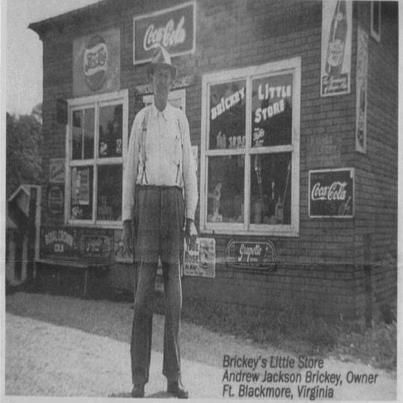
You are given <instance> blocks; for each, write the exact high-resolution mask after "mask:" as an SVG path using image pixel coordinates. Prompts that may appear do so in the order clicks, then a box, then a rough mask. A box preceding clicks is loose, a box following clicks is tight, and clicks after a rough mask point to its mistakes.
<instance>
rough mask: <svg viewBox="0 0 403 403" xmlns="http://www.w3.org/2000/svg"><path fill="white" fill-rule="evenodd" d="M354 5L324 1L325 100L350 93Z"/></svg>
mask: <svg viewBox="0 0 403 403" xmlns="http://www.w3.org/2000/svg"><path fill="white" fill-rule="evenodd" d="M351 37H352V2H351V1H345V0H338V1H324V2H322V57H321V59H322V60H321V90H320V95H321V96H322V97H327V96H332V95H341V94H349V93H350V80H351Z"/></svg>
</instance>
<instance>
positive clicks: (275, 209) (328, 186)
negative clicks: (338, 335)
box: [29, 0, 398, 318]
mask: <svg viewBox="0 0 403 403" xmlns="http://www.w3.org/2000/svg"><path fill="white" fill-rule="evenodd" d="M397 8H398V4H397V2H377V1H374V2H358V1H357V2H350V1H336V0H335V1H324V2H321V1H299V0H286V1H277V0H220V1H217V0H191V1H179V0H102V1H99V2H97V3H95V4H93V5H90V6H87V7H85V8H81V9H77V10H74V11H72V12H69V13H66V14H63V15H59V16H56V17H53V18H49V19H46V20H43V21H39V22H34V23H32V24H31V25H30V26H29V27H30V28H31V29H32V30H33V31H35V32H36V33H37V34H38V35H39V37H40V39H41V41H42V43H43V144H42V154H41V155H42V161H43V171H44V173H45V176H46V181H45V182H44V183H42V186H41V188H42V192H41V194H42V196H41V197H42V199H41V227H40V235H39V236H40V242H38V245H39V251H37V256H36V260H37V265H36V267H37V270H41V268H42V267H44V266H46V265H53V266H57V265H58V266H60V270H59V271H60V272H61V273H62V275H63V271H64V270H65V271H66V272H67V271H68V270H69V269H70V268H71V267H73V268H74V267H77V268H78V269H80V268H83V269H85V290H84V291H85V292H86V288H87V286H88V287H89V288H90V287H91V284H92V278H93V277H94V279H98V280H99V278H102V279H103V281H104V282H105V283H106V284H107V285H108V286H110V287H112V288H113V289H117V290H132V289H133V282H134V270H133V265H132V264H131V262H132V257H131V256H126V255H125V254H124V253H123V244H122V241H121V235H122V219H121V216H122V172H123V170H124V167H125V157H126V152H127V149H128V140H129V135H130V128H131V124H132V122H133V119H134V117H135V115H136V113H137V112H138V111H139V110H140V109H141V108H142V107H143V106H144V105H147V104H149V103H151V102H153V95H152V93H151V87H150V85H149V83H148V81H147V73H146V71H147V63H148V62H149V61H150V56H151V54H152V50H153V47H154V46H155V45H157V44H162V45H164V46H165V47H166V48H167V49H168V51H169V52H170V54H171V55H172V57H173V63H174V64H175V65H176V66H177V69H178V74H177V77H176V80H175V82H174V85H173V89H172V92H171V95H170V102H171V103H172V104H173V105H174V106H177V107H179V108H182V109H183V110H184V111H185V113H186V115H187V117H188V119H189V124H190V133H191V143H192V150H193V153H194V157H195V158H196V160H197V168H198V180H199V205H198V210H197V213H196V224H197V227H198V228H199V239H198V242H197V247H196V248H195V249H194V250H190V251H186V252H185V258H184V267H183V275H184V281H183V292H184V298H185V301H186V298H187V297H189V296H196V297H199V298H206V299H209V300H215V301H218V302H228V303H233V304H242V305H253V306H261V307H266V308H273V309H281V308H282V307H284V306H287V305H289V304H295V305H298V306H300V307H301V306H303V307H306V308H307V309H309V310H311V311H312V312H314V313H318V314H323V315H326V316H328V317H361V318H363V317H368V316H371V315H372V313H373V312H375V309H376V307H377V306H381V305H385V304H386V305H393V304H394V303H395V299H396V288H397V262H396V258H397V164H398V156H397V142H398V127H397V118H398V85H397V83H398V51H397V49H398V46H397V38H398V17H397V16H398V10H397ZM92 269H94V270H92ZM98 270H99V271H100V272H102V275H97V274H96V273H97V271H98ZM92 272H95V273H94V275H92ZM94 281H95V280H94Z"/></svg>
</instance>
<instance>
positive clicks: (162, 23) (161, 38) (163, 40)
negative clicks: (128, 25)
mask: <svg viewBox="0 0 403 403" xmlns="http://www.w3.org/2000/svg"><path fill="white" fill-rule="evenodd" d="M195 27H196V24H195V4H194V2H189V3H184V4H181V5H179V6H176V7H172V8H168V9H165V10H162V11H158V12H154V13H151V14H145V15H141V16H139V17H135V18H133V63H134V64H139V63H145V62H148V61H150V60H151V58H152V54H153V49H154V48H155V47H156V46H158V45H162V46H164V47H165V48H166V49H167V50H168V52H169V53H170V55H171V56H178V55H183V54H186V53H190V52H193V51H194V49H195V38H196V35H195Z"/></svg>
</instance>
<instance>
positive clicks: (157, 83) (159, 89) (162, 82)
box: [152, 65, 172, 96]
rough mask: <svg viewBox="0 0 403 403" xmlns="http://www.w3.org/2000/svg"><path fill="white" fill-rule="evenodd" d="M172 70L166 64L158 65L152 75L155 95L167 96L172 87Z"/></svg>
mask: <svg viewBox="0 0 403 403" xmlns="http://www.w3.org/2000/svg"><path fill="white" fill-rule="evenodd" d="M171 83H172V76H171V70H170V69H169V68H168V67H166V66H161V65H157V66H155V68H154V74H153V75H152V85H153V90H154V96H167V95H168V92H169V90H170V89H171Z"/></svg>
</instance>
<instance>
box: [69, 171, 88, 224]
mask: <svg viewBox="0 0 403 403" xmlns="http://www.w3.org/2000/svg"><path fill="white" fill-rule="evenodd" d="M92 183H93V167H74V168H72V169H71V218H73V219H80V220H90V219H91V218H92Z"/></svg>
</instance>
